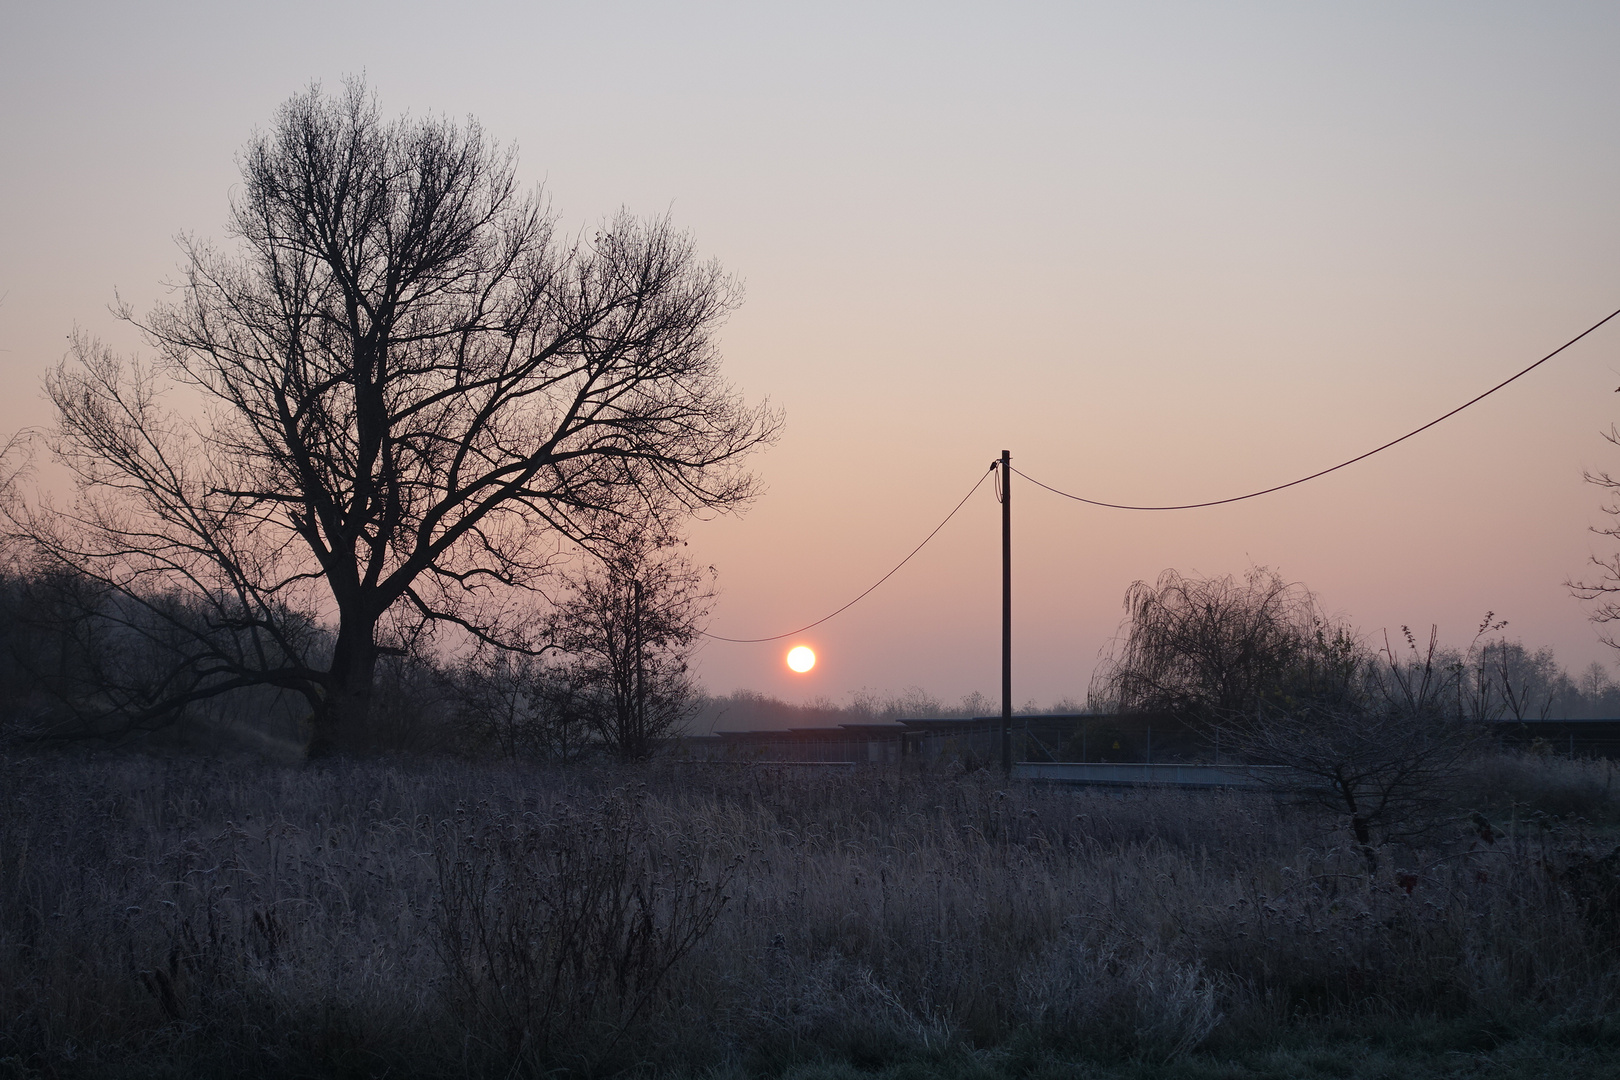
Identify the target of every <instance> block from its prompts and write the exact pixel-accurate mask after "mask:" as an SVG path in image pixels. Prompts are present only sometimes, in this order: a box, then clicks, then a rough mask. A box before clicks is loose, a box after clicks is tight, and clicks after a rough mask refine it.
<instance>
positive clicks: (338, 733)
mask: <svg viewBox="0 0 1620 1080" xmlns="http://www.w3.org/2000/svg"><path fill="white" fill-rule="evenodd" d="M376 671H377V641H376V622H375V620H370V619H362V618H351V617H348V616H347V615H341V614H340V616H339V619H338V637H337V643H336V644H335V645H334V646H333V648H332V667H331V670H330V671H329V673H328V680H327V684H326V696H325V698H324V700H323V701H322V703H321V707H320V708H318V709H316V710H315V716H314V720H315V731H314V734H313V736H312V737H311V739H310V743H309V756H310V757H312V758H319V757H334V756H337V755H340V754H354V753H359V752H360V751H362V750H365V749H368V744H369V737H370V735H371V692H372V682H373V679H374V677H375V675H376Z"/></svg>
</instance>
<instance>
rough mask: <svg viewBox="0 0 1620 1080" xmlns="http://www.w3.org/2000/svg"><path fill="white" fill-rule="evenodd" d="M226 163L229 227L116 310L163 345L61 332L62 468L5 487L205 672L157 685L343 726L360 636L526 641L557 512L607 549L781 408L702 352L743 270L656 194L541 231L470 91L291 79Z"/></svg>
mask: <svg viewBox="0 0 1620 1080" xmlns="http://www.w3.org/2000/svg"><path fill="white" fill-rule="evenodd" d="M241 170H242V179H241V184H240V187H239V189H238V192H237V194H236V196H235V198H234V199H233V201H232V207H231V210H232V214H231V232H232V234H233V236H234V238H235V239H236V240H237V241H238V245H237V247H236V248H235V250H234V252H227V251H222V250H216V249H215V248H213V247H211V246H209V245H208V244H205V243H202V242H199V241H196V240H192V239H189V238H186V239H183V240H182V246H183V248H184V250H185V254H186V263H185V266H184V270H183V276H182V278H181V280H180V282H179V283H178V286H177V290H176V291H177V299H176V300H175V301H174V302H173V303H171V304H168V305H165V306H160V307H159V308H157V309H156V310H155V311H154V312H152V313H151V314H150V315H149V316H147V317H145V318H138V317H136V316H135V315H134V314H132V313H131V312H129V311H128V310H127V309H126V310H125V311H124V312H123V314H124V316H125V317H126V318H128V319H129V320H130V321H131V322H133V323H135V324H136V325H137V326H138V327H140V329H141V330H143V331H144V333H145V334H146V336H147V339H148V341H149V342H150V343H151V345H152V346H154V348H155V350H156V353H157V356H156V359H155V360H154V361H152V362H143V361H138V360H135V359H128V358H124V357H120V356H117V355H115V354H114V353H113V352H112V351H110V350H109V349H107V348H105V347H103V346H102V345H100V344H98V343H96V342H94V341H91V340H89V339H86V338H84V337H82V336H80V337H76V338H75V339H74V340H73V347H72V354H71V358H70V360H68V361H66V362H64V363H63V364H62V365H61V366H60V367H59V368H58V369H57V370H56V371H55V373H54V374H53V375H52V376H51V377H50V378H49V379H48V380H47V390H48V392H49V395H50V397H51V400H52V401H53V402H54V403H55V405H56V408H57V411H58V416H59V422H58V425H57V428H56V430H55V434H54V437H53V439H52V440H51V447H52V449H53V450H54V451H55V453H56V455H57V457H58V458H59V460H60V461H61V462H62V463H64V464H65V465H66V466H67V467H68V468H69V469H70V470H71V471H72V473H73V475H74V476H75V478H76V480H77V484H78V486H77V497H76V499H75V500H74V501H73V502H72V504H71V505H69V506H66V507H63V508H59V507H56V506H53V505H52V504H50V503H49V502H48V501H46V502H42V503H38V504H36V505H34V506H33V507H32V508H27V509H16V510H15V511H14V513H13V520H14V524H15V525H16V527H17V530H18V531H19V532H20V533H21V534H22V535H24V536H26V537H27V538H29V539H30V540H32V541H33V542H34V544H35V545H36V548H37V550H39V551H40V552H42V553H45V554H46V556H47V557H49V558H54V559H58V560H60V561H61V562H62V563H65V564H67V565H70V566H72V567H73V568H75V569H76V570H78V571H79V572H82V573H84V574H86V575H88V576H90V577H92V578H94V579H95V580H96V581H98V582H100V583H102V584H103V585H105V586H107V587H109V588H111V589H113V590H115V591H117V592H118V593H119V594H120V595H121V596H123V597H124V598H125V600H126V602H127V603H130V604H133V605H136V606H139V607H144V608H146V609H147V611H148V613H149V614H150V615H151V616H152V617H153V618H158V619H160V620H168V621H170V622H172V624H173V629H174V635H175V638H176V641H175V642H174V644H175V647H176V648H177V649H178V650H179V653H178V655H179V656H181V657H182V658H183V659H182V661H181V664H182V666H184V667H185V668H186V670H188V671H190V672H192V673H193V674H194V675H195V676H196V677H195V678H194V679H192V680H190V681H189V682H188V684H187V685H186V687H185V688H184V689H183V691H182V692H180V693H179V694H178V695H171V697H170V698H169V699H159V700H154V701H152V702H150V703H149V706H148V707H149V708H150V709H153V710H157V709H161V708H163V707H167V706H172V705H174V704H175V703H176V702H177V701H180V700H182V699H185V698H187V697H195V696H198V695H207V694H213V693H220V692H223V691H226V690H229V689H231V688H233V687H238V686H246V685H252V684H262V683H268V684H272V685H275V686H279V687H283V688H286V689H288V690H292V691H296V692H298V693H300V694H302V695H304V696H305V697H306V698H307V699H308V701H309V703H310V706H311V709H312V717H313V721H314V725H315V733H314V741H313V743H312V750H314V751H320V750H323V749H326V750H330V749H341V748H345V747H352V746H357V745H359V744H361V743H362V742H363V741H364V739H365V738H366V735H367V721H368V713H369V710H370V706H371V701H372V694H373V675H374V672H375V669H376V665H377V662H378V658H379V656H380V655H383V654H384V653H387V652H390V651H396V652H397V651H400V650H403V649H404V648H406V646H407V644H408V643H409V642H410V641H412V640H416V639H419V637H420V634H421V633H422V632H423V631H424V629H431V628H432V627H434V626H445V625H449V626H454V627H457V628H459V629H460V630H461V631H462V632H464V633H465V634H467V635H470V636H471V637H472V638H474V639H476V640H477V641H479V642H482V643H485V644H487V645H490V646H494V647H499V648H505V649H530V650H532V649H534V648H536V647H537V644H538V643H537V642H536V641H535V640H534V637H533V634H532V633H531V632H530V631H531V628H532V627H533V626H534V619H533V613H532V609H531V608H530V607H529V605H527V604H526V603H525V602H524V601H523V594H524V593H525V591H526V590H532V589H533V588H535V587H536V585H537V584H538V583H539V582H541V581H542V580H543V578H544V576H545V574H546V572H547V570H548V566H549V565H550V563H551V560H552V559H553V556H554V554H555V553H556V551H557V550H558V547H559V544H561V543H563V542H564V540H565V539H566V540H567V541H573V542H576V543H578V544H581V545H583V546H584V547H585V548H586V549H593V550H599V551H601V552H602V553H603V554H605V555H609V556H611V550H610V545H611V537H612V536H615V535H622V534H623V533H624V532H626V531H627V530H629V529H651V530H655V531H656V530H662V529H666V528H667V527H668V526H669V525H670V523H671V522H673V521H674V520H676V519H677V518H679V517H680V516H681V515H683V514H686V513H689V512H691V511H694V510H697V509H726V508H731V507H736V506H738V505H739V504H740V503H742V502H744V501H745V500H746V499H747V498H748V497H749V496H750V494H751V493H752V491H753V487H752V479H751V477H750V476H749V475H748V474H747V473H746V472H745V471H744V470H743V469H742V467H741V464H740V463H741V460H742V458H743V457H744V455H746V454H747V452H748V451H750V450H752V449H754V448H756V447H758V446H759V445H761V444H762V443H764V442H766V441H768V440H769V439H771V438H772V437H773V435H774V432H775V429H776V426H777V418H776V416H775V415H774V414H773V413H771V412H769V411H768V410H767V409H765V408H764V407H763V406H761V407H750V406H747V405H745V404H744V403H743V402H742V401H741V400H740V399H739V398H738V397H736V396H735V395H734V394H733V392H732V391H731V390H730V389H729V387H728V386H727V384H726V383H725V382H724V381H723V379H722V378H721V375H720V369H719V355H718V352H717V350H716V348H715V345H714V333H715V331H716V329H717V328H718V327H719V326H720V324H721V322H722V321H723V320H724V318H725V317H726V315H727V314H728V313H729V312H730V311H731V310H732V309H733V307H734V306H735V304H736V303H737V296H738V293H737V289H736V288H735V286H734V284H733V282H732V281H731V279H729V278H728V277H726V276H725V275H724V274H723V273H722V271H721V270H720V268H719V267H718V266H717V265H715V264H713V263H703V262H700V261H698V259H697V257H696V256H695V255H694V253H693V249H692V245H691V242H690V241H689V240H688V239H687V237H686V236H684V235H683V234H680V233H678V232H676V231H674V230H673V229H672V228H671V226H670V225H669V224H668V222H667V221H664V220H654V221H641V220H637V219H635V218H632V217H630V216H629V215H628V214H625V213H620V214H619V215H617V216H615V217H613V218H612V219H610V220H608V221H606V222H605V223H603V224H602V225H601V226H600V227H599V228H598V229H597V230H595V231H594V232H592V233H590V234H589V235H586V236H582V237H580V238H578V239H567V238H561V237H558V236H557V235H556V229H555V224H554V218H553V216H552V215H551V213H550V212H549V211H548V210H547V209H546V208H545V205H544V204H543V202H542V200H541V198H540V196H539V194H538V193H524V192H523V191H521V190H520V188H519V186H518V183H517V180H516V177H515V165H514V158H513V156H512V154H511V153H510V152H503V151H501V150H500V149H498V148H497V147H496V145H495V144H494V143H493V142H491V141H490V140H489V139H488V138H486V136H485V135H484V133H483V131H482V129H481V128H480V127H479V126H478V125H477V124H476V123H475V122H472V121H468V122H467V123H465V124H463V125H457V124H455V123H451V122H449V121H446V120H441V119H436V118H429V119H421V120H398V121H393V122H386V121H384V120H383V119H382V118H381V117H380V116H379V114H378V111H377V108H376V106H375V103H374V100H373V99H372V98H371V97H370V96H369V95H368V93H367V92H366V90H365V89H364V87H363V86H361V85H360V84H358V83H350V84H348V85H346V87H345V89H344V91H343V92H342V93H340V94H338V95H336V96H335V97H329V96H327V95H325V94H323V93H322V91H321V89H320V88H319V87H318V86H316V87H312V88H311V89H310V90H309V91H308V92H306V93H303V94H301V95H299V96H297V97H295V98H293V99H292V100H290V101H289V102H287V103H286V104H285V105H284V106H283V107H282V108H281V110H280V112H279V113H278V114H277V116H276V119H275V122H274V124H273V125H272V126H271V128H270V130H268V131H267V132H265V133H263V134H260V135H258V136H256V137H255V138H254V139H253V140H252V141H251V142H250V143H249V144H248V146H247V148H246V149H245V151H244V152H243V154H242V158H241ZM176 387H178V388H179V389H181V390H182V391H183V394H182V400H183V401H185V402H187V403H191V402H197V403H199V404H200V408H199V409H198V410H197V411H196V412H195V413H192V414H187V413H186V412H183V411H181V410H179V409H178V408H171V406H170V405H169V401H170V398H169V397H168V396H167V395H168V393H169V391H170V390H171V389H173V388H176ZM176 590H179V591H181V592H184V593H186V594H187V595H188V596H190V597H192V598H194V606H197V607H198V609H197V610H190V609H188V610H187V611H186V612H185V613H184V617H180V616H179V615H176V614H172V613H167V612H165V611H164V610H163V609H162V607H161V605H160V604H158V603H157V602H156V600H155V599H154V598H157V597H162V596H166V595H170V594H172V593H173V592H175V591H176ZM143 617H144V616H143ZM327 626H330V627H331V632H330V633H329V634H328V633H327V632H326V631H325V630H324V627H327Z"/></svg>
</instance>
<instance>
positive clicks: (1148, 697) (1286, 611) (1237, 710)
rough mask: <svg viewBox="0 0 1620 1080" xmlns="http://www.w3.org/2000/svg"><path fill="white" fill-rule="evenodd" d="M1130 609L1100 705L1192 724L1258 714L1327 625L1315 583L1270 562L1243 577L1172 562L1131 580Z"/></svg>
mask: <svg viewBox="0 0 1620 1080" xmlns="http://www.w3.org/2000/svg"><path fill="white" fill-rule="evenodd" d="M1125 610H1126V617H1125V621H1124V622H1123V623H1122V624H1121V627H1120V631H1119V635H1118V637H1117V638H1116V640H1115V651H1114V652H1113V654H1112V655H1110V656H1109V657H1108V659H1107V660H1105V661H1104V662H1103V664H1102V665H1100V666H1099V667H1098V669H1097V671H1096V673H1095V674H1094V675H1093V677H1092V685H1091V693H1090V697H1091V700H1092V703H1093V705H1094V706H1096V707H1098V708H1107V709H1118V710H1121V711H1124V712H1160V713H1173V714H1176V715H1178V716H1181V717H1182V718H1184V719H1186V720H1188V721H1191V722H1195V723H1196V722H1207V723H1215V722H1218V721H1220V720H1221V719H1223V718H1225V717H1228V716H1235V715H1248V714H1250V713H1252V712H1253V711H1254V706H1255V704H1256V703H1257V702H1258V701H1259V699H1260V698H1261V696H1262V695H1264V694H1266V693H1267V692H1268V691H1269V690H1271V689H1272V688H1273V687H1274V686H1275V685H1276V684H1277V683H1278V681H1279V680H1281V679H1282V678H1283V677H1284V676H1285V674H1286V673H1287V672H1288V671H1289V670H1290V669H1291V667H1292V666H1293V665H1294V664H1295V662H1296V660H1297V659H1298V658H1299V657H1300V656H1301V655H1302V653H1304V652H1305V651H1307V650H1308V648H1309V646H1310V645H1311V643H1312V640H1313V637H1314V635H1315V634H1316V633H1317V632H1318V631H1319V630H1321V629H1322V627H1324V626H1325V625H1326V619H1325V618H1324V616H1323V615H1322V613H1321V611H1320V609H1319V605H1318V604H1317V601H1316V597H1315V596H1313V595H1312V594H1311V592H1310V590H1308V589H1306V588H1305V587H1304V586H1303V585H1300V584H1298V583H1296V582H1289V581H1285V580H1284V579H1283V578H1282V576H1281V575H1279V574H1278V573H1277V572H1276V571H1274V570H1269V569H1267V568H1265V567H1254V568H1252V569H1250V570H1249V572H1248V573H1247V574H1245V575H1244V577H1243V580H1242V581H1239V580H1237V579H1235V578H1233V577H1232V576H1231V575H1230V574H1227V575H1224V576H1220V577H1208V578H1196V577H1187V576H1185V575H1183V574H1180V573H1178V572H1177V571H1175V570H1166V571H1165V572H1164V573H1162V574H1160V575H1159V579H1158V581H1156V582H1154V583H1153V584H1151V585H1150V584H1148V583H1147V582H1145V581H1138V582H1136V583H1134V584H1133V585H1131V587H1130V588H1129V589H1127V590H1126V592H1125Z"/></svg>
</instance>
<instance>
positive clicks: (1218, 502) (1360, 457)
mask: <svg viewBox="0 0 1620 1080" xmlns="http://www.w3.org/2000/svg"><path fill="white" fill-rule="evenodd" d="M1617 315H1620V310H1615V311H1612V312H1610V313H1609V314H1607V315H1605V316H1604V317H1603V318H1601V319H1599V320H1598V321H1597V322H1595V323H1593V324H1592V325H1591V326H1589V327H1587V328H1586V329H1585V330H1582V331H1581V332H1580V333H1579V334H1576V335H1575V336H1574V337H1572V338H1570V339H1569V340H1568V341H1566V342H1564V343H1563V344H1562V345H1560V346H1558V348H1556V349H1554V350H1553V351H1552V352H1550V353H1548V354H1547V355H1546V356H1543V357H1542V358H1541V359H1540V360H1537V361H1536V362H1535V363H1533V364H1531V365H1530V366H1529V367H1527V368H1525V369H1524V370H1522V371H1519V372H1517V373H1515V374H1513V375H1510V376H1508V377H1507V378H1505V379H1503V380H1502V381H1501V382H1499V383H1497V384H1496V385H1495V386H1493V387H1491V388H1490V389H1489V390H1487V391H1485V392H1484V393H1483V394H1480V395H1479V396H1478V397H1473V398H1469V399H1468V400H1467V401H1465V402H1463V403H1462V404H1461V405H1459V406H1457V407H1456V408H1455V409H1452V410H1451V411H1450V412H1448V413H1445V414H1444V415H1441V416H1437V417H1435V418H1434V419H1433V420H1430V421H1429V422H1428V423H1427V424H1424V425H1423V426H1422V427H1419V428H1413V429H1412V430H1411V431H1408V432H1407V433H1406V434H1405V435H1402V436H1401V437H1400V438H1398V439H1391V440H1389V442H1387V443H1384V444H1383V445H1382V446H1375V447H1373V448H1372V449H1371V450H1368V451H1367V452H1366V453H1364V454H1357V455H1356V456H1355V457H1353V458H1351V459H1350V460H1348V461H1341V462H1339V463H1338V464H1337V465H1333V466H1330V467H1328V468H1326V469H1322V470H1321V471H1320V472H1313V473H1311V474H1310V475H1309V476H1302V477H1300V478H1299V479H1298V480H1290V481H1288V483H1286V484H1277V485H1275V486H1274V487H1268V488H1263V489H1261V490H1260V491H1251V492H1249V493H1248V494H1247V495H1234V496H1232V497H1231V498H1228V499H1211V500H1210V501H1209V502H1197V503H1184V504H1182V505H1180V506H1129V505H1125V504H1122V503H1111V502H1103V501H1101V500H1100V499H1087V498H1083V497H1081V496H1079V495H1071V494H1070V493H1069V492H1067V491H1060V490H1058V489H1057V488H1055V487H1052V486H1051V485H1050V484H1043V483H1041V482H1040V481H1039V480H1037V479H1035V478H1034V477H1033V476H1030V475H1029V474H1028V473H1025V472H1022V471H1020V470H1018V469H1013V472H1015V473H1018V475H1019V476H1022V477H1023V478H1024V479H1025V480H1028V481H1029V482H1030V483H1032V484H1034V485H1035V486H1036V487H1039V488H1045V489H1046V490H1047V491H1050V492H1051V493H1052V494H1054V495H1061V496H1063V497H1064V498H1065V499H1073V500H1074V501H1075V502H1082V503H1085V504H1086V505H1088V506H1101V507H1104V508H1106V509H1109V510H1200V509H1202V508H1204V507H1206V506H1224V505H1226V504H1227V503H1235V502H1242V501H1243V500H1245V499H1257V498H1259V497H1260V496H1262V495H1270V494H1271V493H1272V492H1274V491H1282V490H1283V489H1284V488H1291V487H1297V486H1298V485H1300V484H1304V483H1308V482H1309V481H1312V480H1316V479H1318V478H1320V477H1323V476H1326V475H1327V474H1328V473H1333V472H1338V471H1339V470H1340V469H1343V468H1345V467H1347V466H1350V465H1354V464H1355V463H1356V462H1358V461H1365V460H1367V459H1368V458H1370V457H1372V456H1373V455H1374V454H1377V453H1381V452H1382V451H1385V450H1388V449H1389V448H1390V447H1392V446H1396V445H1399V444H1400V443H1403V442H1405V441H1406V440H1407V439H1410V438H1411V437H1412V436H1414V435H1420V434H1422V433H1423V432H1425V431H1428V430H1429V429H1430V428H1432V427H1434V426H1435V425H1436V424H1438V423H1440V422H1441V421H1443V420H1449V419H1451V418H1452V417H1453V416H1456V415H1457V414H1458V413H1460V412H1462V411H1463V410H1464V409H1466V408H1468V407H1469V406H1470V405H1475V404H1478V403H1479V402H1481V401H1484V400H1485V399H1486V398H1488V397H1490V396H1491V395H1492V394H1494V393H1496V392H1497V391H1498V390H1500V389H1502V388H1503V387H1504V386H1506V385H1508V384H1509V383H1511V382H1514V381H1516V380H1518V379H1521V378H1523V377H1524V376H1526V375H1528V374H1530V373H1531V372H1532V371H1534V370H1536V368H1538V367H1540V366H1541V365H1542V364H1545V363H1546V362H1547V361H1549V360H1551V359H1552V358H1553V357H1555V356H1557V355H1558V354H1559V353H1561V352H1563V351H1564V350H1565V349H1567V348H1569V347H1570V346H1571V345H1573V344H1575V343H1576V342H1577V341H1580V340H1581V339H1582V338H1584V337H1586V336H1587V335H1588V334H1591V333H1592V332H1593V331H1595V330H1597V329H1598V328H1599V327H1600V326H1602V325H1603V324H1604V323H1606V322H1608V321H1609V320H1610V319H1613V318H1614V317H1615V316H1617Z"/></svg>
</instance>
